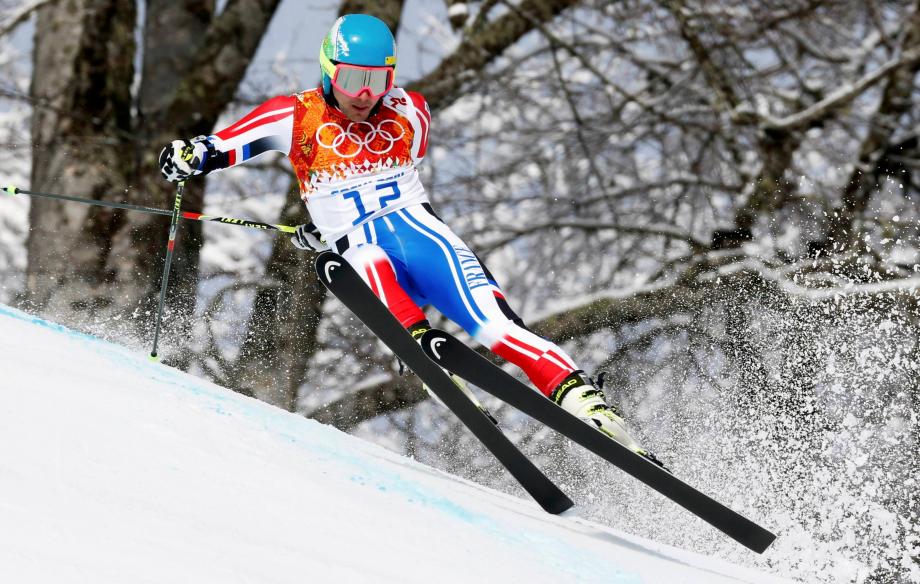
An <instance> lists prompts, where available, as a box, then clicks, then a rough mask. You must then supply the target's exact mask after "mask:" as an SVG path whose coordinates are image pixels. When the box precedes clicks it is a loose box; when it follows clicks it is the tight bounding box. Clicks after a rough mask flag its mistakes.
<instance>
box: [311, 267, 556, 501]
mask: <svg viewBox="0 0 920 584" xmlns="http://www.w3.org/2000/svg"><path fill="white" fill-rule="evenodd" d="M316 272H317V274H319V279H320V281H321V282H322V283H323V284H324V285H325V286H326V287H327V288H329V290H330V291H331V292H332V293H333V294H335V296H336V297H337V298H338V299H339V300H341V301H342V304H344V305H345V306H347V307H348V309H349V310H351V311H352V312H353V313H354V314H355V316H357V317H358V318H359V319H361V321H362V322H363V323H364V324H365V325H367V328H369V329H371V331H372V332H373V333H374V334H375V335H377V337H378V338H379V339H380V340H381V341H383V342H384V343H385V344H386V345H387V346H388V347H389V348H390V350H391V351H393V353H395V354H396V356H397V357H399V358H400V359H401V360H402V361H403V363H405V364H406V365H407V366H408V367H409V368H410V369H412V370H413V371H414V372H415V373H416V374H417V375H418V376H419V377H420V378H421V379H422V381H424V382H425V384H427V385H428V387H429V388H431V390H432V391H433V392H434V393H435V395H437V396H438V398H440V399H441V401H442V402H444V404H445V405H446V406H447V407H448V408H449V409H450V410H451V411H452V412H453V413H454V414H455V415H456V416H457V417H458V418H460V421H461V422H463V424H464V425H465V426H466V427H467V428H468V429H469V430H470V432H472V433H473V434H474V435H475V436H476V438H478V439H479V440H480V442H482V444H483V445H484V446H485V447H486V448H488V449H489V451H490V452H491V453H492V454H493V455H494V456H495V458H497V459H498V461H499V462H501V463H502V465H504V467H505V468H506V469H508V472H510V473H511V474H512V476H514V478H515V479H517V481H518V482H519V483H520V484H521V486H522V487H524V490H525V491H527V492H528V493H529V494H530V495H531V496H532V497H533V498H534V499H535V500H536V501H537V503H539V504H540V506H541V507H543V509H545V510H546V511H547V512H549V513H553V514H558V513H562V512H563V511H565V510H566V509H569V508H570V507H572V505H574V503H572V500H571V499H569V498H568V497H567V496H566V494H565V493H563V492H562V491H561V490H560V489H559V487H557V486H556V484H555V483H553V482H552V481H551V480H549V479H548V478H547V477H546V475H544V474H543V472H542V471H541V470H540V469H539V468H537V467H536V465H534V463H533V462H531V460H530V459H529V458H527V457H526V456H524V454H523V453H522V452H521V451H520V450H518V448H517V446H515V445H514V444H513V443H512V442H511V441H510V440H509V439H508V437H507V436H505V435H504V434H503V433H502V431H501V430H500V429H499V428H498V426H496V425H495V424H494V423H493V422H492V421H490V420H489V419H488V418H487V417H486V416H485V414H483V413H482V411H480V410H479V408H477V407H476V406H475V405H474V404H473V402H471V401H470V400H469V399H467V397H466V396H465V395H463V393H462V392H460V391H459V390H458V389H457V386H456V385H454V382H453V381H451V379H450V377H448V376H447V374H446V373H444V370H443V369H441V368H440V367H438V365H436V364H435V363H434V362H433V361H432V360H431V359H429V358H428V357H427V356H425V353H424V352H423V351H422V349H421V347H420V346H419V344H418V343H417V342H416V341H415V340H414V339H413V338H412V336H411V335H410V334H409V333H408V332H407V331H406V329H404V328H403V327H402V325H400V324H399V321H398V320H396V317H395V316H393V315H392V314H391V313H390V311H389V310H388V309H387V308H386V306H384V305H383V303H382V302H380V300H378V299H377V296H375V295H374V293H373V292H372V291H371V289H370V288H369V287H368V286H367V285H366V284H365V283H364V280H362V279H361V276H359V275H358V273H357V272H356V271H355V270H354V268H352V267H351V266H350V265H349V264H348V262H346V261H345V260H344V259H343V258H342V256H340V255H338V254H336V253H334V252H331V251H327V252H323V253H322V254H320V255H319V257H317V258H316Z"/></svg>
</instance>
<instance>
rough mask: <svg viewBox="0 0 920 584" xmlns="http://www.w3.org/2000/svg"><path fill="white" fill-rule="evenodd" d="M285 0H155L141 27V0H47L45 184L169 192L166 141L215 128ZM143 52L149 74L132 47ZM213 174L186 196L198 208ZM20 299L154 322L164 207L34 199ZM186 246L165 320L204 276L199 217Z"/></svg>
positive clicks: (57, 311)
mask: <svg viewBox="0 0 920 584" xmlns="http://www.w3.org/2000/svg"><path fill="white" fill-rule="evenodd" d="M277 5H278V1H277V0H230V1H229V2H228V3H227V4H226V6H225V7H224V9H223V10H222V11H221V12H220V13H217V11H216V9H215V3H214V2H213V1H212V2H161V1H152V2H148V3H147V4H146V13H145V14H146V18H145V20H144V30H143V34H142V38H141V43H142V46H140V47H138V46H136V44H135V37H134V32H135V27H136V21H137V14H136V7H135V3H133V2H114V1H95V0H85V1H82V2H76V3H73V2H69V3H64V2H52V3H46V4H43V5H42V6H41V7H40V8H39V9H38V21H37V25H36V33H35V35H36V37H35V38H36V40H35V47H36V48H35V51H34V63H33V70H32V86H31V90H30V97H31V100H32V102H33V103H34V104H36V106H37V107H36V108H35V111H34V113H33V116H32V141H33V146H34V151H33V170H32V180H31V184H32V187H33V189H35V190H50V191H53V190H56V189H57V188H58V187H60V185H62V184H63V185H66V190H67V191H70V192H79V193H85V194H88V195H91V196H94V197H98V198H100V199H106V200H114V199H120V200H125V199H126V200H128V201H130V202H132V203H137V204H141V205H147V206H159V207H163V206H168V204H169V201H170V200H171V195H172V191H171V188H170V187H169V186H168V185H167V184H165V183H164V182H163V181H162V180H161V179H160V178H159V174H158V171H157V165H156V156H157V152H158V149H159V148H160V147H162V145H163V144H166V143H168V142H169V140H171V139H172V138H173V137H175V136H194V135H198V134H203V133H207V132H209V131H210V130H211V129H212V127H213V125H214V122H215V120H216V118H217V116H218V114H219V113H220V112H221V111H222V110H223V109H224V107H225V106H226V104H227V103H229V102H230V100H231V99H232V98H233V95H234V93H235V91H236V87H237V85H238V84H239V81H240V79H241V78H242V77H243V74H244V73H245V71H246V67H247V65H248V64H249V61H250V59H251V57H252V55H253V53H254V52H255V50H256V48H257V47H258V45H259V41H260V39H261V37H262V34H263V33H264V31H265V28H266V27H267V25H268V22H269V21H270V20H271V17H272V14H273V13H274V10H275V8H276V7H277ZM139 50H140V51H141V53H142V61H141V71H140V72H139V73H140V83H139V86H138V88H137V91H136V92H134V91H133V90H132V85H133V84H134V83H135V71H134V56H135V54H136V52H137V51H139ZM202 192H203V191H202V188H201V186H200V185H195V184H190V185H189V188H188V192H187V197H186V201H187V204H188V206H189V207H190V208H200V206H201V203H202ZM30 222H31V225H32V230H31V232H30V235H29V240H28V244H27V247H28V253H29V265H28V274H27V288H26V295H25V297H24V299H23V301H24V302H25V303H27V304H29V305H30V306H32V307H34V308H35V309H38V310H41V311H43V312H46V313H53V314H54V315H55V317H56V318H58V319H60V320H62V321H65V322H68V323H71V324H76V325H81V326H92V325H93V324H94V323H97V322H99V321H103V320H108V319H111V318H125V317H126V319H127V320H128V321H129V322H130V323H132V325H134V327H133V328H136V330H143V328H144V326H145V325H146V324H147V323H149V320H150V316H151V313H152V310H151V306H153V300H154V299H155V297H156V290H157V286H158V285H159V273H160V270H161V268H162V257H163V253H162V250H163V248H164V242H165V232H166V230H165V226H164V223H163V220H162V218H158V217H151V216H146V215H137V214H127V213H122V212H112V211H108V210H100V209H98V208H75V207H73V206H68V205H62V204H59V203H56V202H51V201H34V202H33V204H32V207H31V212H30ZM180 237H181V238H182V243H181V244H180V245H179V246H177V257H176V265H175V274H176V277H175V279H173V280H172V281H171V294H170V295H169V298H170V305H169V309H170V310H169V313H170V317H169V319H168V320H167V322H168V323H171V324H172V323H175V324H177V325H181V326H177V330H176V333H177V334H182V331H184V330H187V329H186V326H187V323H188V318H189V316H190V314H191V311H192V308H193V307H194V302H195V291H196V286H197V284H196V283H197V267H198V253H199V249H200V238H201V233H200V226H198V225H192V226H185V228H184V229H183V230H182V234H181V236H180Z"/></svg>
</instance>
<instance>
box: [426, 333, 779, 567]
mask: <svg viewBox="0 0 920 584" xmlns="http://www.w3.org/2000/svg"><path fill="white" fill-rule="evenodd" d="M421 343H422V348H423V349H424V351H425V353H427V354H428V356H429V357H431V358H432V359H433V360H434V361H435V362H436V363H438V364H439V365H441V366H442V367H444V368H445V369H447V370H448V371H451V372H452V373H454V374H456V375H458V376H460V377H462V378H463V379H465V380H467V381H469V382H470V383H472V384H473V385H475V386H477V387H479V388H481V389H483V390H485V391H487V392H489V393H491V394H492V395H494V396H495V397H497V398H499V399H500V400H502V401H504V402H506V403H508V404H509V405H512V406H514V407H515V408H517V409H519V410H521V411H522V412H524V413H525V414H527V415H528V416H530V417H532V418H534V419H535V420H537V421H539V422H542V423H543V424H545V425H546V426H548V427H550V428H552V429H553V430H555V431H557V432H559V433H560V434H562V435H564V436H566V437H567V438H569V439H571V440H573V441H575V442H577V443H578V444H580V445H582V446H584V447H585V448H587V449H588V450H590V451H591V452H593V453H594V454H596V455H597V456H600V457H601V458H603V459H605V460H607V461H608V462H610V463H612V464H614V465H616V466H617V467H619V468H620V469H622V470H623V471H625V472H627V473H629V474H630V475H632V476H633V477H635V478H637V479H639V480H640V481H642V482H643V483H645V484H646V485H648V486H649V487H651V488H653V489H655V490H656V491H658V492H659V493H661V494H662V495H664V496H665V497H667V498H669V499H671V500H672V501H674V502H675V503H677V504H678V505H680V506H682V507H683V508H684V509H686V510H688V511H690V512H691V513H693V514H694V515H696V516H697V517H699V518H701V519H703V520H704V521H706V522H708V523H709V524H710V525H712V526H713V527H716V528H717V529H719V530H721V531H722V532H724V533H725V534H726V535H728V536H729V537H731V538H733V539H734V540H736V541H737V542H739V543H741V544H742V545H744V546H746V547H748V548H750V549H752V550H754V551H755V552H757V553H763V552H764V550H766V549H767V547H769V545H770V544H771V543H772V542H773V540H774V539H776V536H775V535H773V534H772V533H770V532H769V531H767V530H766V529H764V528H763V527H761V526H759V525H757V524H756V523H754V522H753V521H751V520H749V519H747V518H746V517H744V516H742V515H740V514H739V513H736V512H735V511H732V510H731V509H729V508H728V507H726V506H725V505H722V504H721V503H719V502H718V501H716V500H714V499H712V498H711V497H709V496H707V495H705V494H703V493H701V492H699V491H697V490H696V489H694V488H693V487H691V486H690V485H688V484H687V483H685V482H683V481H681V480H680V479H678V478H677V477H675V476H674V475H673V474H671V473H670V472H668V471H666V470H664V469H662V468H661V467H659V466H658V465H656V464H653V463H651V462H649V461H648V460H646V459H645V458H643V457H642V456H639V455H638V454H636V453H634V452H633V451H631V450H629V449H628V448H626V447H624V446H622V445H621V444H619V443H618V442H616V441H615V440H612V439H610V438H609V437H607V436H606V435H604V434H602V433H601V432H599V431H598V430H596V429H594V428H592V427H591V426H589V425H588V424H585V423H584V422H582V421H581V420H579V419H578V418H576V417H575V416H573V415H572V414H570V413H568V412H566V411H565V410H563V409H562V408H560V407H559V406H557V405H556V404H554V403H553V402H551V401H550V400H548V399H546V398H545V397H543V396H542V395H540V394H539V393H538V392H536V391H535V390H533V389H531V388H530V387H528V386H527V385H525V384H523V383H521V382H520V381H518V380H517V379H515V378H514V377H512V376H511V375H509V374H508V373H506V372H505V371H503V370H502V369H501V368H500V367H498V366H496V365H495V364H493V363H491V362H489V361H488V360H487V359H486V358H484V357H483V356H481V355H479V354H478V353H477V352H476V351H474V350H473V349H471V348H470V347H468V346H467V345H466V344H465V343H463V342H462V341H460V340H458V339H456V338H455V337H453V336H452V335H450V334H449V333H446V332H444V331H440V330H437V329H432V330H429V331H428V332H426V333H425V334H424V335H423V336H422V341H421Z"/></svg>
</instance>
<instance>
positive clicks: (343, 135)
mask: <svg viewBox="0 0 920 584" xmlns="http://www.w3.org/2000/svg"><path fill="white" fill-rule="evenodd" d="M386 124H392V126H395V128H394V127H388V126H386ZM364 126H366V129H365V128H363V127H364ZM325 128H329V129H330V130H331V132H328V131H327V132H326V134H327V136H325V137H324V136H323V130H324V129H325ZM397 130H398V131H399V134H398V135H397V134H396V132H397ZM330 133H332V134H334V136H333V137H332V141H331V142H330V141H329V137H328V134H330ZM405 134H406V130H405V129H404V128H403V127H402V126H401V125H400V124H399V122H397V121H396V120H383V121H381V122H380V123H379V124H378V125H376V126H375V125H374V124H372V123H370V122H351V123H349V124H348V127H346V128H343V127H342V126H340V125H339V124H337V123H335V122H326V123H325V124H323V125H321V126H320V127H319V128H317V129H316V143H317V144H319V145H320V146H322V147H323V148H327V149H330V150H332V151H333V152H335V153H336V154H338V155H339V156H341V157H342V158H354V157H355V156H357V155H358V154H360V153H361V150H362V149H365V148H366V149H367V151H368V152H370V153H372V154H386V153H387V152H389V151H390V150H392V148H393V145H394V144H396V143H397V142H399V141H400V140H401V139H402V137H403V136H404V135H405ZM378 140H383V143H384V144H385V145H386V147H385V148H383V149H377V148H380V146H379V145H378V146H377V148H375V147H374V143H375V142H377V141H378Z"/></svg>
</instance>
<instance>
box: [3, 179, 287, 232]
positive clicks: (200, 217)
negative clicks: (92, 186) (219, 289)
mask: <svg viewBox="0 0 920 584" xmlns="http://www.w3.org/2000/svg"><path fill="white" fill-rule="evenodd" d="M0 190H2V192H4V193H6V194H8V195H28V196H30V197H39V198H43V199H54V200H58V201H69V202H71V203H81V204H84V205H94V206H96V207H107V208H109V209H124V210H126V211H138V212H140V213H149V214H151V215H163V216H164V217H168V216H172V214H173V211H170V210H169V209H157V208H154V207H144V206H141V205H130V204H128V203H112V202H109V201H98V200H96V199H87V198H85V197H75V196H73V195H61V194H57V193H40V192H37V191H29V190H25V189H20V188H18V187H14V186H12V185H10V186H6V187H3V188H2V189H0ZM179 217H180V218H182V219H188V220H190V221H214V222H216V223H224V224H226V225H237V226H239V227H249V228H251V229H263V230H266V231H281V232H284V233H294V232H296V231H297V227H295V226H292V225H278V224H276V223H262V222H260V221H249V220H248V219H237V218H236V217H216V216H213V215H204V214H202V213H193V212H192V211H183V212H182V213H180V215H179Z"/></svg>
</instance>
